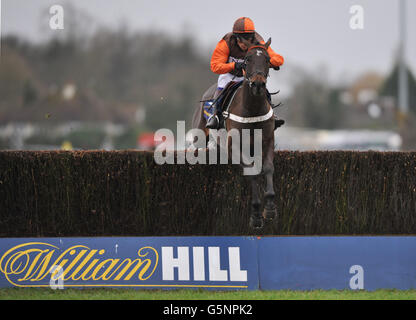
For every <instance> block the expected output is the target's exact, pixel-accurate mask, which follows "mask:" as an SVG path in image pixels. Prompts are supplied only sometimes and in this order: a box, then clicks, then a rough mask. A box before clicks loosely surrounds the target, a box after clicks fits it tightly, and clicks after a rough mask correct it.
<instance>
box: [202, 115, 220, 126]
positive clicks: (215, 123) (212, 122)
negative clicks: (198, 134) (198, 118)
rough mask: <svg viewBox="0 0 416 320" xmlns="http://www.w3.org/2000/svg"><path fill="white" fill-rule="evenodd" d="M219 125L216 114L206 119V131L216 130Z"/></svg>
mask: <svg viewBox="0 0 416 320" xmlns="http://www.w3.org/2000/svg"><path fill="white" fill-rule="evenodd" d="M219 125H220V119H219V118H218V116H217V115H216V114H213V115H212V116H210V117H209V118H208V121H207V124H206V126H205V127H206V128H208V129H218V127H219Z"/></svg>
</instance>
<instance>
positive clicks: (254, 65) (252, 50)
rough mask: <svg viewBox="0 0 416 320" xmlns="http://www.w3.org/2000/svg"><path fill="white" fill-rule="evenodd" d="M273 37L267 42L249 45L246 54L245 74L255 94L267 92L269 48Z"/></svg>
mask: <svg viewBox="0 0 416 320" xmlns="http://www.w3.org/2000/svg"><path fill="white" fill-rule="evenodd" d="M271 42H272V40H271V38H269V40H268V41H267V42H266V43H265V44H254V45H251V46H250V47H249V49H248V50H247V54H246V56H245V59H244V61H245V67H244V76H245V78H246V79H247V81H248V82H249V86H250V89H251V92H252V93H253V95H256V96H257V95H261V94H264V93H265V92H266V83H267V77H268V76H269V68H270V56H269V54H268V53H267V49H268V48H269V46H270V43H271Z"/></svg>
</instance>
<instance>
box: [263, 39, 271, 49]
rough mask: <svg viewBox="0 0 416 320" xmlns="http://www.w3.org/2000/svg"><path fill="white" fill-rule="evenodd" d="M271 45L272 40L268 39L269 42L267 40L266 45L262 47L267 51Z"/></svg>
mask: <svg viewBox="0 0 416 320" xmlns="http://www.w3.org/2000/svg"><path fill="white" fill-rule="evenodd" d="M271 43H272V38H269V40H267V42H266V44H265V45H264V46H265V47H266V49H269V47H270V44H271Z"/></svg>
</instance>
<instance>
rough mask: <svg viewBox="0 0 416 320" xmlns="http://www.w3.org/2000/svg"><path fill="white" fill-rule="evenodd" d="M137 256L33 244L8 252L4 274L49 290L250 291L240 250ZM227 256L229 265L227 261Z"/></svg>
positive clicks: (146, 251)
mask: <svg viewBox="0 0 416 320" xmlns="http://www.w3.org/2000/svg"><path fill="white" fill-rule="evenodd" d="M107 250H108V248H107ZM108 251H111V250H108ZM222 251H223V252H222ZM131 252H132V255H131V256H128V257H126V256H125V255H124V256H123V257H119V255H118V254H114V256H111V253H110V252H107V251H106V249H92V248H89V247H87V246H85V245H73V246H70V247H68V248H66V249H60V248H59V247H58V246H56V245H53V244H50V243H44V242H28V243H23V244H19V245H16V246H14V247H12V248H10V249H9V250H7V251H6V252H4V254H3V255H2V256H1V259H0V271H1V273H2V274H3V275H4V277H5V278H6V279H7V281H8V282H9V283H10V284H12V285H13V286H17V287H48V286H50V281H51V279H53V280H60V281H62V282H63V283H64V286H65V287H93V286H103V287H104V286H111V287H118V286H120V287H235V288H247V286H246V285H245V284H246V282H247V270H242V269H241V265H240V248H239V247H226V248H224V247H222V248H220V247H198V246H196V247H190V246H183V247H173V246H162V247H160V249H159V250H157V249H155V248H154V247H151V246H143V247H140V248H135V249H134V250H133V251H131ZM221 252H222V255H221ZM224 257H225V259H226V260H228V261H226V262H228V263H224V261H221V258H224ZM223 265H227V267H226V268H225V267H222V266H223ZM58 271H59V272H58ZM230 282H232V283H234V284H236V285H233V284H231V285H230ZM221 283H224V285H221ZM225 283H226V284H225ZM237 284H238V285H237Z"/></svg>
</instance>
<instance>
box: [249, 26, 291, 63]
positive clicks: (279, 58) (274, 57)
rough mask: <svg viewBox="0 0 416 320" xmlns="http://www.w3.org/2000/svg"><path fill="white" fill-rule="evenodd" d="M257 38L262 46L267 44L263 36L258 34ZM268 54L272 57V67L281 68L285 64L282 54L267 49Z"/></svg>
mask: <svg viewBox="0 0 416 320" xmlns="http://www.w3.org/2000/svg"><path fill="white" fill-rule="evenodd" d="M256 36H257V37H258V40H259V42H260V44H266V42H265V41H264V40H263V38H262V36H260V35H259V34H258V33H256ZM267 53H268V54H269V56H270V66H271V67H272V68H276V67H280V66H281V65H282V64H283V63H284V62H285V59H283V57H282V56H281V55H280V54H277V53H276V52H274V51H273V49H272V48H271V47H269V48H268V49H267Z"/></svg>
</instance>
